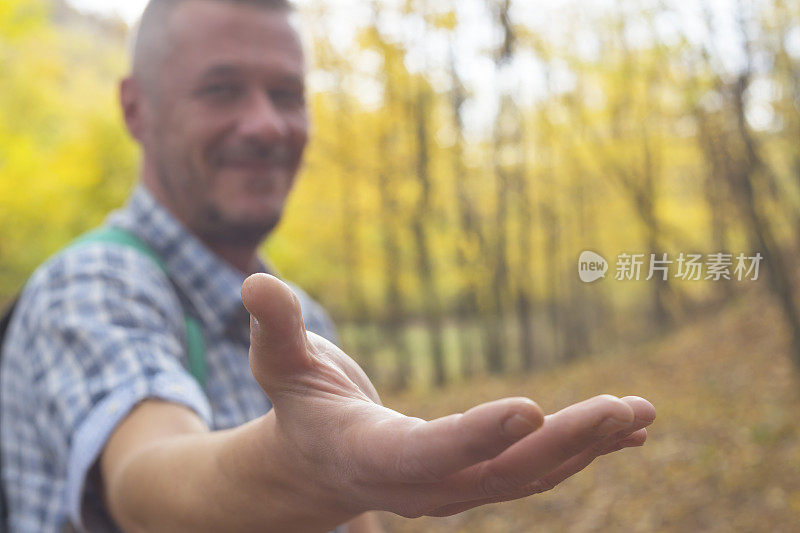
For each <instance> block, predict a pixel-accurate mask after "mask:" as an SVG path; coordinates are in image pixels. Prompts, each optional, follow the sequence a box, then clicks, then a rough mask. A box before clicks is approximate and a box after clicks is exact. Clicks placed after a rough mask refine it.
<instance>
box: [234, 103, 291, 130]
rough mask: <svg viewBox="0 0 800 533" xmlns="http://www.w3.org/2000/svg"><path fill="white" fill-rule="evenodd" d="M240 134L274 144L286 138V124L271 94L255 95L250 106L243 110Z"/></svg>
mask: <svg viewBox="0 0 800 533" xmlns="http://www.w3.org/2000/svg"><path fill="white" fill-rule="evenodd" d="M239 133H241V134H242V135H243V136H245V137H248V138H257V139H259V140H261V141H264V142H274V141H276V140H280V139H284V138H285V137H286V135H287V133H288V130H287V126H286V122H285V121H284V120H283V118H282V117H281V114H280V113H279V112H278V109H277V108H276V107H275V104H274V103H273V101H272V99H271V98H270V96H269V94H263V93H261V94H255V95H253V96H252V97H251V98H250V100H249V105H248V106H247V107H246V109H244V110H243V113H242V117H241V118H240V120H239Z"/></svg>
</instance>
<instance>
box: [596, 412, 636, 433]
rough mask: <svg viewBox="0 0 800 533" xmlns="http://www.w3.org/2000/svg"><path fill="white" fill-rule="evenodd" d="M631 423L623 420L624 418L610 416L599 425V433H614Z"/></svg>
mask: <svg viewBox="0 0 800 533" xmlns="http://www.w3.org/2000/svg"><path fill="white" fill-rule="evenodd" d="M630 425H631V423H630V422H623V421H622V420H617V419H616V418H614V417H613V416H610V417H608V418H606V419H605V420H603V423H602V424H600V425H599V426H597V434H598V435H602V436H606V435H611V434H612V433H616V432H617V431H621V430H623V429H625V428H627V427H630Z"/></svg>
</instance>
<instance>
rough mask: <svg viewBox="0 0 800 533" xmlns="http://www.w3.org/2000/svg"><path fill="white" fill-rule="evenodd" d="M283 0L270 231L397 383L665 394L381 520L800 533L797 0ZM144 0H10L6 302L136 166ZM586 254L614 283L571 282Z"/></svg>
mask: <svg viewBox="0 0 800 533" xmlns="http://www.w3.org/2000/svg"><path fill="white" fill-rule="evenodd" d="M296 4H297V6H298V14H297V18H298V19H299V23H300V25H301V27H302V30H303V32H304V33H305V37H306V44H307V47H308V51H309V56H310V65H309V78H308V85H309V106H310V111H311V115H312V117H313V134H312V142H311V144H310V145H309V149H308V151H307V155H306V165H305V169H304V171H303V173H302V176H301V178H300V180H299V183H298V185H297V187H296V189H295V192H294V193H293V196H292V198H291V201H290V205H289V207H288V208H287V211H286V217H285V219H284V221H283V223H282V225H281V226H280V228H279V230H278V231H277V232H276V233H275V234H274V235H273V236H272V237H271V238H270V239H269V241H268V242H267V243H266V247H265V252H266V254H267V255H268V256H269V258H270V260H271V261H272V262H273V263H274V264H275V265H276V266H277V268H278V270H279V272H280V273H281V274H282V275H283V277H285V278H288V279H291V280H292V281H295V282H297V283H298V284H299V285H301V286H302V287H304V288H305V289H307V290H308V292H309V293H311V294H312V295H313V296H314V297H316V298H317V299H318V300H319V301H321V302H322V303H323V304H324V305H325V306H326V307H327V308H328V309H329V311H330V312H331V314H332V316H333V318H334V319H335V321H336V322H337V324H338V326H339V328H340V333H341V342H342V344H343V346H344V348H345V350H346V351H347V352H348V353H350V354H351V355H353V357H354V358H355V359H356V360H358V361H359V363H360V364H361V365H362V366H363V367H364V368H365V370H366V371H367V372H368V373H369V375H370V376H371V377H372V379H373V381H374V382H375V383H376V385H377V386H378V390H379V391H381V392H382V395H383V399H384V403H385V404H386V405H388V406H389V407H392V408H394V409H397V410H400V411H403V412H405V413H407V414H410V415H414V416H420V417H424V418H433V417H437V416H441V415H444V414H448V413H451V412H453V411H459V410H465V409H467V408H469V407H471V406H472V405H475V404H477V403H479V402H482V401H487V400H490V399H494V398H497V397H501V396H510V395H525V396H529V397H531V398H533V399H534V400H536V401H537V402H539V404H540V405H541V406H542V407H543V408H544V409H545V410H546V411H548V412H552V411H554V410H557V409H560V408H562V407H564V406H566V405H568V404H569V403H571V402H575V401H579V400H581V399H583V398H586V397H588V396H592V395H595V394H599V393H606V392H607V393H612V394H617V395H626V394H639V395H642V396H645V397H647V398H648V399H650V400H651V401H652V402H653V403H654V404H655V405H656V407H657V409H658V411H659V419H658V420H657V421H656V423H655V425H654V426H653V427H652V429H651V430H650V438H649V442H648V444H647V445H646V446H645V447H644V448H643V449H641V450H638V449H637V450H626V451H625V452H623V453H620V454H617V455H618V456H615V457H610V458H605V460H600V461H598V462H597V464H596V465H593V466H591V467H589V469H587V471H586V472H584V473H582V475H579V476H577V477H576V478H575V479H572V480H569V481H567V482H565V483H564V485H563V486H561V487H559V488H557V489H555V490H554V491H552V492H551V493H547V494H544V495H540V496H537V497H534V498H530V499H527V500H522V501H518V502H511V503H507V504H502V505H495V506H490V507H483V508H478V509H475V510H472V511H470V512H467V513H463V514H461V515H458V516H455V517H450V518H446V519H420V520H413V521H412V520H404V519H400V518H397V517H393V516H385V517H383V518H384V523H385V525H386V527H387V529H388V530H389V531H432V532H437V531H442V532H444V531H465V532H472V531H475V532H479V531H480V532H486V531H491V532H493V531H500V532H503V531H687V530H688V531H694V530H700V529H702V530H706V531H796V527H797V525H798V524H800V429H798V414H797V413H798V403H799V401H800V394H798V392H800V380H799V379H798V371H800V292H798V291H800V286H798V285H800V280H798V275H797V272H798V258H799V257H800V256H799V255H798V254H800V4H799V3H797V2H790V1H788V0H787V1H784V0H771V1H767V0H752V1H744V0H740V1H736V0H705V1H692V2H688V1H682V0H661V1H656V0H620V1H610V0H609V1H605V0H604V1H600V0H597V1H593V2H580V1H575V0H557V1H552V0H551V1H548V2H544V1H538V0H514V1H510V0H461V1H459V2H456V1H455V0H440V1H437V2H433V1H423V0H384V1H372V2H369V1H355V0H351V1H346V0H339V1H336V0H329V1H323V0H304V1H297V2H296ZM143 7H144V1H143V0H139V1H130V0H129V1H123V0H119V1H118V2H113V1H97V0H95V1H92V0H74V2H65V1H63V0H3V1H2V2H0V305H3V304H4V302H7V301H9V300H10V299H11V298H12V297H13V296H14V294H15V293H16V292H17V291H18V290H19V288H20V287H21V286H22V284H23V283H24V281H25V279H26V278H27V277H28V276H29V275H30V274H31V272H32V271H33V270H34V269H35V268H36V266H37V265H38V264H39V263H41V262H42V261H43V260H44V259H46V258H47V257H48V256H49V255H50V254H52V253H53V252H55V251H57V250H58V249H59V248H60V247H62V246H63V245H64V244H65V243H67V242H69V241H70V240H71V239H72V238H74V237H75V236H76V235H78V234H80V233H82V232H83V231H85V230H87V229H89V228H91V227H93V226H96V225H97V224H99V223H101V222H102V220H103V218H104V216H105V215H106V213H107V212H108V211H109V210H111V209H113V208H114V207H117V206H119V205H121V204H122V203H123V202H124V201H125V199H126V197H127V194H128V193H129V191H130V189H131V187H132V185H133V183H134V182H135V179H136V176H137V166H138V153H137V150H136V147H135V145H134V144H133V143H132V142H131V141H130V139H129V138H128V137H127V136H126V134H125V132H124V130H123V126H122V120H121V116H120V111H119V109H118V106H117V104H116V83H117V80H118V79H119V77H120V76H121V75H123V74H124V73H125V72H126V69H127V57H126V46H127V41H128V39H129V34H130V28H131V26H132V25H133V23H134V22H135V20H136V18H137V17H138V15H139V14H140V13H141V10H142V9H143ZM585 250H589V251H593V252H596V253H597V254H600V255H601V256H602V257H604V258H605V259H606V260H608V263H609V265H608V272H607V273H606V275H605V278H604V279H599V280H597V281H595V282H593V283H584V282H582V281H581V279H580V278H579V276H578V257H579V256H580V254H581V252H583V251H585ZM621 254H629V255H632V254H644V257H643V260H644V264H643V266H642V272H641V276H640V278H639V280H636V279H616V278H625V277H626V276H623V275H621V273H620V270H619V269H620V268H621V267H620V264H621V259H622V257H621ZM651 254H655V257H656V258H657V259H659V260H660V259H664V256H663V254H667V258H668V259H669V260H671V261H673V263H670V264H665V263H662V264H664V265H667V266H668V268H669V271H668V275H667V279H666V280H664V279H662V275H661V273H660V272H659V271H658V270H656V272H655V276H654V277H653V279H650V280H646V279H645V278H646V277H648V273H649V267H650V266H651V264H652V262H651ZM681 254H684V255H685V256H688V255H689V254H699V255H700V256H701V257H702V261H703V262H704V265H703V270H702V272H701V274H700V275H699V276H698V277H700V279H699V280H686V279H681V276H679V273H680V267H681V264H679V261H678V258H679V257H680V256H681ZM715 254H723V256H722V258H723V259H724V258H725V257H728V258H729V259H730V260H731V261H732V262H731V263H730V264H729V268H727V270H726V271H727V272H728V276H727V277H729V278H730V279H725V277H726V276H724V275H721V276H720V275H714V274H713V270H712V268H711V266H710V263H712V262H715V261H714V260H713V259H714V255H715ZM724 254H731V255H730V256H725V255H724ZM739 254H744V256H745V257H748V258H749V257H754V256H756V254H760V257H761V258H762V259H761V262H760V269H759V271H758V273H755V272H753V271H752V270H751V271H750V272H749V275H746V276H744V277H743V279H737V275H736V272H735V270H734V269H735V267H736V266H737V262H736V258H737V256H738V255H739ZM716 259H720V257H717V258H716ZM723 262H724V261H723ZM716 263H718V264H719V261H716ZM748 266H749V265H748ZM627 277H631V276H627ZM707 277H709V278H710V279H705V278H707ZM738 277H742V276H738ZM715 278H719V279H715Z"/></svg>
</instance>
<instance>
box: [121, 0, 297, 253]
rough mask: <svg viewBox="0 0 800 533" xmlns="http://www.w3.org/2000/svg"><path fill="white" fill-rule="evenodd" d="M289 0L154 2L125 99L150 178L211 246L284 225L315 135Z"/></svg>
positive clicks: (245, 240) (252, 239)
mask: <svg viewBox="0 0 800 533" xmlns="http://www.w3.org/2000/svg"><path fill="white" fill-rule="evenodd" d="M289 15H290V6H289V4H288V2H287V1H286V0H260V1H259V0H151V2H150V4H149V5H148V7H147V8H146V9H145V12H144V14H143V16H142V20H141V23H140V26H139V32H138V34H137V38H136V42H135V45H134V56H133V73H132V74H131V76H130V77H129V78H127V79H125V80H123V82H122V87H121V100H122V105H123V110H124V113H125V120H126V123H127V125H128V129H129V130H130V132H131V134H132V135H133V136H134V137H135V138H136V139H137V140H138V141H139V143H140V144H141V146H142V150H143V155H144V158H143V169H142V174H143V178H142V179H143V181H144V183H145V184H146V185H147V187H148V188H149V189H150V190H151V191H152V192H153V194H154V195H155V196H156V197H157V198H158V199H159V200H160V201H161V202H162V203H164V204H165V205H166V206H167V208H169V209H170V211H171V212H172V213H173V214H175V215H176V216H177V217H178V218H179V219H180V220H181V221H182V222H183V223H184V224H186V225H187V227H188V228H189V229H190V230H191V231H193V232H194V233H195V234H197V235H198V236H199V237H201V238H202V239H203V240H205V241H206V242H208V243H211V244H212V245H215V244H218V245H224V246H231V245H245V244H247V245H249V244H253V245H254V244H256V243H258V242H259V241H260V240H261V239H262V238H263V237H264V236H265V235H266V234H267V233H268V232H269V231H270V230H271V229H272V228H273V227H274V226H275V225H276V224H277V222H278V221H279V219H280V215H281V212H282V209H283V205H284V203H285V201H286V197H287V195H288V193H289V191H290V189H291V186H292V184H293V181H294V177H295V174H296V173H297V170H298V167H299V165H300V160H301V156H302V153H303V149H304V147H305V144H306V141H307V137H308V117H307V113H306V106H305V94H304V84H303V77H304V63H303V52H302V47H301V44H300V40H299V37H298V36H297V34H296V32H295V31H294V29H293V28H292V26H291V25H290V23H289Z"/></svg>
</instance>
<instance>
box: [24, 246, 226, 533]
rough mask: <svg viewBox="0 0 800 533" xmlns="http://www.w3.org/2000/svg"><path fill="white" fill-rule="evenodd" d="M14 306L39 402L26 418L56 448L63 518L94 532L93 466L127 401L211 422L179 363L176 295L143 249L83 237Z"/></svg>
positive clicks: (98, 519)
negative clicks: (178, 409) (183, 409)
mask: <svg viewBox="0 0 800 533" xmlns="http://www.w3.org/2000/svg"><path fill="white" fill-rule="evenodd" d="M21 304H22V305H21V307H22V309H19V312H21V313H22V314H23V316H22V317H20V319H21V320H22V321H23V323H25V322H27V324H24V327H23V330H24V331H27V332H28V335H29V336H30V337H31V341H30V345H31V348H32V349H31V350H30V351H29V353H28V355H27V357H29V358H30V361H28V362H27V363H28V364H27V365H26V366H27V367H28V368H29V369H30V374H29V375H30V379H31V382H32V387H33V390H34V391H35V392H36V395H37V397H38V398H39V400H40V402H41V405H40V406H39V413H40V414H39V416H38V417H37V418H36V421H35V423H36V424H37V425H39V426H40V427H39V428H38V430H39V433H40V434H42V435H46V436H47V437H46V442H45V443H43V444H44V445H45V446H47V447H48V448H49V450H50V452H51V453H54V454H56V455H60V456H63V461H64V462H65V464H64V469H65V471H66V482H65V488H66V494H65V497H66V503H67V504H68V509H69V517H70V520H71V521H72V523H73V524H74V525H75V526H76V527H77V528H78V529H79V530H89V531H95V530H103V529H105V528H106V527H107V525H108V523H109V520H110V519H109V517H108V514H107V512H106V511H105V509H104V508H103V507H102V505H100V504H99V503H98V502H100V501H102V495H101V494H100V487H99V484H98V473H97V470H96V469H95V468H94V466H95V464H96V463H97V459H98V458H99V456H100V453H101V451H102V450H103V448H104V446H105V443H106V441H107V440H108V438H109V437H110V435H111V434H112V433H113V431H114V429H115V428H116V427H117V425H118V424H119V423H120V422H121V421H122V420H123V419H124V418H125V416H126V415H127V414H128V413H129V412H130V410H131V409H132V408H133V407H134V406H135V405H136V404H138V403H139V402H141V401H142V400H144V399H147V398H159V399H163V400H167V401H171V402H175V403H178V404H181V405H184V406H187V407H189V408H191V409H193V410H194V411H195V412H196V413H197V414H198V415H199V416H200V417H201V418H203V420H204V421H205V422H206V424H208V425H209V426H210V425H211V409H210V406H209V402H208V399H207V398H206V396H205V394H204V393H203V391H202V389H201V387H200V386H199V385H198V383H197V382H196V381H195V380H194V378H193V377H192V376H191V375H190V374H189V373H188V371H187V370H186V369H185V367H184V361H185V358H186V355H185V347H184V342H185V341H184V339H185V332H184V326H183V310H182V307H181V304H180V301H179V300H178V297H177V295H176V294H175V290H174V289H173V287H172V285H171V284H170V282H169V280H168V279H167V277H166V275H165V274H164V273H163V272H162V271H161V270H160V269H159V268H158V266H156V265H155V263H154V262H153V261H152V260H151V259H149V258H148V257H146V256H143V255H142V254H141V253H140V252H138V251H136V250H133V249H131V248H127V247H123V246H119V245H108V244H91V245H85V246H81V247H79V248H75V249H72V250H67V251H66V252H64V253H62V254H61V255H60V256H58V257H57V258H55V259H54V260H52V261H51V262H49V263H48V264H47V265H46V267H45V268H43V269H42V271H41V272H38V273H37V275H36V276H34V278H33V279H32V280H31V283H30V284H29V287H28V288H27V289H26V291H25V293H24V296H23V300H22V301H21ZM88 496H91V497H88ZM103 524H105V525H106V527H103Z"/></svg>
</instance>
